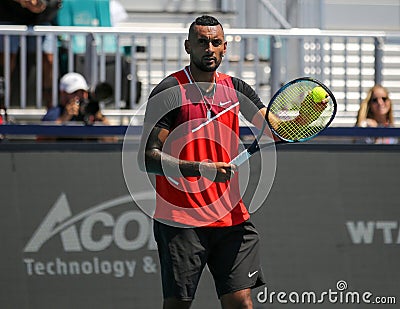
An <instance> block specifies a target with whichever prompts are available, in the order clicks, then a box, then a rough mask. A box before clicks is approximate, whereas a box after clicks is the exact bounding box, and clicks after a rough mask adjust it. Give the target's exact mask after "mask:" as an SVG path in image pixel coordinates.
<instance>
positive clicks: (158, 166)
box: [145, 127, 200, 177]
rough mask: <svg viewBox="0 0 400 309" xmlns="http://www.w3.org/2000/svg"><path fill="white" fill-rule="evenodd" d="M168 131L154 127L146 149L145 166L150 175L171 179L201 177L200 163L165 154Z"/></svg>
mask: <svg viewBox="0 0 400 309" xmlns="http://www.w3.org/2000/svg"><path fill="white" fill-rule="evenodd" d="M168 134H169V131H168V130H167V129H163V128H159V127H154V128H153V130H152V131H151V132H150V134H149V137H148V140H147V143H146V147H145V166H146V171H147V172H148V173H155V174H158V175H165V176H171V177H179V176H185V177H186V176H200V171H199V165H200V162H196V161H186V160H180V159H179V158H175V157H173V156H171V155H169V154H167V153H165V152H163V146H164V142H165V141H166V139H167V137H168Z"/></svg>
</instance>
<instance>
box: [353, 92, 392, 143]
mask: <svg viewBox="0 0 400 309" xmlns="http://www.w3.org/2000/svg"><path fill="white" fill-rule="evenodd" d="M356 126H358V127H394V126H395V123H394V116H393V107H392V100H391V99H390V97H389V91H388V90H387V89H386V88H385V87H383V86H381V85H375V86H373V87H372V88H371V89H369V91H368V93H367V96H366V97H365V99H364V100H363V101H362V102H361V104H360V109H359V111H358V114H357V122H356ZM365 142H367V143H369V144H395V143H397V138H393V137H377V138H372V137H368V138H366V139H365Z"/></svg>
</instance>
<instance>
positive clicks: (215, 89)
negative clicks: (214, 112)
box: [188, 66, 217, 120]
mask: <svg viewBox="0 0 400 309" xmlns="http://www.w3.org/2000/svg"><path fill="white" fill-rule="evenodd" d="M188 69H189V74H190V77H191V79H192V80H193V83H194V84H195V85H196V88H197V90H199V93H200V95H201V96H202V97H203V101H204V105H205V106H206V109H207V120H210V119H211V108H212V106H213V104H214V97H215V93H216V92H217V82H216V78H215V76H214V82H213V89H214V93H213V95H212V99H211V104H210V103H208V101H207V99H206V96H205V95H203V92H202V91H201V89H200V87H199V85H197V83H196V81H195V79H194V77H193V75H192V71H191V70H190V66H188Z"/></svg>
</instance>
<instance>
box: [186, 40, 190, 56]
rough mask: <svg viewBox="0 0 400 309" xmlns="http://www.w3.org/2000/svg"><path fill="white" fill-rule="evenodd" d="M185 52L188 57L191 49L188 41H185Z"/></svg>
mask: <svg viewBox="0 0 400 309" xmlns="http://www.w3.org/2000/svg"><path fill="white" fill-rule="evenodd" d="M185 50H186V53H188V54H189V55H190V51H191V49H190V43H189V40H185Z"/></svg>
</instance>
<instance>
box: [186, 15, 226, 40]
mask: <svg viewBox="0 0 400 309" xmlns="http://www.w3.org/2000/svg"><path fill="white" fill-rule="evenodd" d="M218 25H220V26H221V28H222V30H224V28H223V27H222V25H221V23H220V22H219V21H218V19H216V18H215V17H213V16H210V15H203V16H200V17H197V18H196V20H195V21H194V22H192V24H191V25H190V27H189V36H190V35H191V34H193V32H194V30H193V29H194V26H218Z"/></svg>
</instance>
